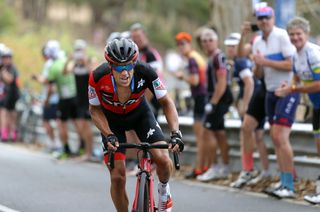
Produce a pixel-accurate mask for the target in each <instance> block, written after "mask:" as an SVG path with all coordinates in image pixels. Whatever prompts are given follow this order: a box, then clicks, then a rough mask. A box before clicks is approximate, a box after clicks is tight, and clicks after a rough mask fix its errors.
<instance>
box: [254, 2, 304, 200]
mask: <svg viewBox="0 0 320 212" xmlns="http://www.w3.org/2000/svg"><path fill="white" fill-rule="evenodd" d="M256 17H257V25H258V27H259V29H260V30H261V32H262V35H260V36H258V37H257V38H256V40H255V42H254V43H253V60H254V63H255V65H256V66H255V69H256V70H255V71H257V74H258V75H260V76H261V75H264V81H265V84H266V89H267V94H266V99H265V104H266V113H267V117H268V122H269V124H270V133H271V138H272V141H273V144H274V148H275V152H276V155H277V162H278V165H279V170H280V186H278V187H277V188H275V189H273V188H270V189H267V190H266V192H267V193H268V194H270V195H273V196H276V197H278V198H294V197H295V192H294V183H293V179H294V175H293V173H294V165H293V151H292V147H291V144H290V140H289V136H290V132H291V126H292V124H293V122H294V116H295V111H296V108H297V105H298V103H299V97H300V96H299V94H298V93H291V94H289V95H288V96H286V97H283V98H280V97H278V96H276V95H275V93H274V92H275V90H276V88H278V87H279V86H280V85H281V82H282V81H286V80H287V81H288V80H290V79H291V77H292V71H291V66H292V62H291V57H292V56H293V54H294V53H295V48H294V46H293V45H292V44H291V43H290V39H289V36H288V34H287V32H286V31H285V30H283V29H280V28H278V27H276V26H274V20H275V17H274V11H273V9H272V8H271V7H261V8H258V9H257V10H256Z"/></svg>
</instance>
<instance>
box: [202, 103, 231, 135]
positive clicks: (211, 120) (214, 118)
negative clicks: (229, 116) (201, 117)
mask: <svg viewBox="0 0 320 212" xmlns="http://www.w3.org/2000/svg"><path fill="white" fill-rule="evenodd" d="M229 107H230V105H229V104H225V103H219V104H217V108H216V110H215V112H214V113H209V114H207V115H206V117H205V121H204V127H205V128H207V129H210V130H213V131H216V130H224V129H225V127H224V115H225V114H226V113H227V112H228V111H229Z"/></svg>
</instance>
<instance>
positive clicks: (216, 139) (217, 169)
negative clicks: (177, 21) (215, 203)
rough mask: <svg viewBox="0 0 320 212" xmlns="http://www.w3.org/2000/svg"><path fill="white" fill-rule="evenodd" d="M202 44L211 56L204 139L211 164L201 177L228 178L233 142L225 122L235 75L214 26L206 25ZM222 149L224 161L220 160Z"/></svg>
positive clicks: (201, 179)
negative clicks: (227, 64) (219, 42)
mask: <svg viewBox="0 0 320 212" xmlns="http://www.w3.org/2000/svg"><path fill="white" fill-rule="evenodd" d="M200 40H201V48H202V49H203V51H204V52H205V54H206V55H207V57H208V62H207V70H206V79H207V100H206V105H205V108H204V109H205V117H204V123H203V126H204V130H203V140H204V143H205V144H204V145H205V147H204V149H205V151H206V157H208V160H209V164H210V167H209V169H208V170H207V171H206V172H204V173H203V174H201V175H199V176H197V180H199V181H203V182H207V181H210V180H217V179H221V178H227V177H228V175H229V173H230V168H229V146H228V141H227V134H226V130H225V126H224V120H225V119H224V115H225V114H226V113H227V112H228V111H229V107H230V105H231V103H232V101H233V97H232V93H231V89H230V84H231V78H230V77H231V76H230V72H229V71H228V69H227V67H226V58H225V55H224V53H223V52H222V51H221V50H220V49H219V48H218V36H217V34H216V33H215V31H214V30H212V29H210V28H205V29H203V31H202V32H201V36H200ZM218 150H220V155H221V161H222V164H221V165H220V164H219V163H218Z"/></svg>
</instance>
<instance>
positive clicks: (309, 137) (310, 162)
mask: <svg viewBox="0 0 320 212" xmlns="http://www.w3.org/2000/svg"><path fill="white" fill-rule="evenodd" d="M158 122H159V124H160V125H161V127H162V129H163V131H164V132H165V135H167V136H168V135H169V129H168V127H167V122H166V119H165V117H164V116H163V115H160V116H159V117H158ZM40 123H41V122H38V124H37V126H36V127H35V128H33V132H31V133H36V137H37V138H36V140H37V142H40V143H41V142H42V141H43V138H44V137H45V136H46V134H45V130H44V129H43V128H42V127H41V126H40ZM179 123H180V129H181V131H182V132H183V140H184V142H185V144H186V147H185V151H184V152H183V154H181V164H182V165H193V164H194V162H195V156H196V151H197V150H196V147H195V146H196V143H195V136H194V133H193V129H192V124H193V118H192V117H184V116H182V117H179ZM225 126H226V130H227V135H228V143H229V146H230V156H231V157H230V158H231V164H230V167H231V169H232V171H240V169H241V160H240V155H241V154H240V142H239V129H240V126H241V121H240V120H238V119H237V120H235V119H227V120H226V122H225ZM69 128H70V130H69V138H70V139H69V143H70V144H71V149H72V150H74V151H76V150H77V148H78V140H79V138H78V135H77V133H76V132H75V129H74V127H73V125H72V124H70V125H69ZM92 129H93V132H94V151H95V153H96V154H97V155H99V154H100V155H101V156H102V150H101V138H100V132H99V131H98V129H97V128H96V127H94V126H93V125H92ZM265 131H266V132H265V137H264V141H265V144H266V146H267V149H268V152H269V161H270V170H271V171H272V172H273V173H274V174H275V172H276V170H277V165H276V156H275V154H274V149H273V144H272V141H271V138H270V136H269V125H268V124H266V125H265ZM56 133H57V132H56ZM290 140H291V144H292V147H293V150H294V155H295V157H294V163H295V166H296V169H297V172H298V175H299V177H302V178H308V179H314V178H315V177H316V176H317V175H318V174H319V168H320V159H319V158H318V157H317V153H316V146H315V143H314V139H313V134H312V125H311V124H304V123H294V124H293V126H292V133H291V136H290ZM254 158H255V164H256V165H260V163H259V161H258V160H259V155H258V154H257V153H255V154H254Z"/></svg>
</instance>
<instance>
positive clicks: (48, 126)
mask: <svg viewBox="0 0 320 212" xmlns="http://www.w3.org/2000/svg"><path fill="white" fill-rule="evenodd" d="M42 124H43V127H44V128H45V130H46V132H47V135H48V137H49V141H48V143H47V144H46V145H47V146H48V147H49V149H51V147H54V142H55V136H54V129H53V127H52V126H51V124H50V121H47V120H43V122H42Z"/></svg>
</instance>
